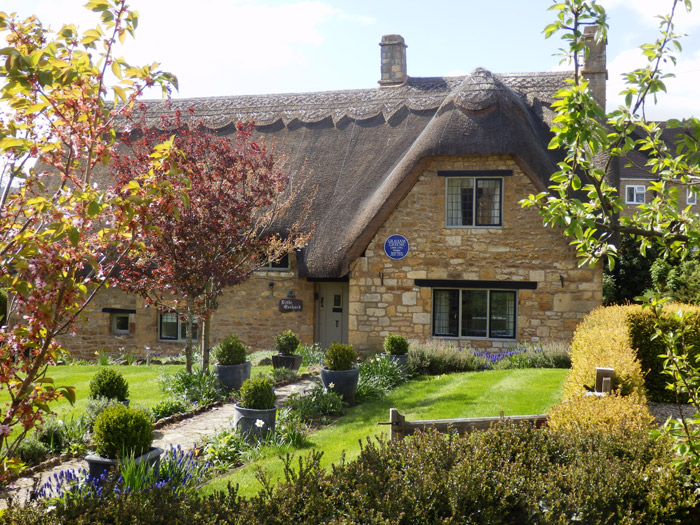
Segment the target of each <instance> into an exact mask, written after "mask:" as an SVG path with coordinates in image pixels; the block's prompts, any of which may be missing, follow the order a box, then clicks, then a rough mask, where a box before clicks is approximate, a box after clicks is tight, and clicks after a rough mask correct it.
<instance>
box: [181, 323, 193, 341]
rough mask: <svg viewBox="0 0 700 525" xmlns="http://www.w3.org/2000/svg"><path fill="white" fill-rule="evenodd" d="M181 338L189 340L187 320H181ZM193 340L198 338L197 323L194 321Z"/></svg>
mask: <svg viewBox="0 0 700 525" xmlns="http://www.w3.org/2000/svg"><path fill="white" fill-rule="evenodd" d="M180 339H182V340H183V341H187V321H180ZM192 340H193V341H196V340H197V323H196V322H194V323H192Z"/></svg>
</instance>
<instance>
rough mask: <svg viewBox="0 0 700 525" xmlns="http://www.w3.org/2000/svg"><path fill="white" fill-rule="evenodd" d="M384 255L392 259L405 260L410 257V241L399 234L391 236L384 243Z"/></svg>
mask: <svg viewBox="0 0 700 525" xmlns="http://www.w3.org/2000/svg"><path fill="white" fill-rule="evenodd" d="M384 253H386V255H387V257H389V258H390V259H394V260H399V259H403V258H404V257H406V256H407V255H408V239H406V237H404V236H403V235H399V234H394V235H390V236H389V237H388V238H387V240H386V241H384Z"/></svg>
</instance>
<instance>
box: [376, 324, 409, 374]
mask: <svg viewBox="0 0 700 525" xmlns="http://www.w3.org/2000/svg"><path fill="white" fill-rule="evenodd" d="M382 355H383V356H388V357H389V359H391V360H392V361H394V362H395V363H396V364H397V365H398V366H399V368H400V369H401V372H403V373H404V374H405V373H406V372H407V371H408V341H406V338H405V337H403V336H401V335H396V334H389V335H387V336H386V337H385V338H384V353H383V354H382Z"/></svg>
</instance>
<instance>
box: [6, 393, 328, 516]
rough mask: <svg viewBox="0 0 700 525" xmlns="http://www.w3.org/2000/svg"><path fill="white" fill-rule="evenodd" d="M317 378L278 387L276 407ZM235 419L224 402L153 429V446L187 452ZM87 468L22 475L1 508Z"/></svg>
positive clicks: (71, 465)
mask: <svg viewBox="0 0 700 525" xmlns="http://www.w3.org/2000/svg"><path fill="white" fill-rule="evenodd" d="M315 381H316V380H315V379H303V380H301V381H299V382H298V383H293V384H290V385H286V386H282V387H278V388H275V394H276V395H277V406H278V407H280V406H282V405H283V404H284V402H285V401H286V400H287V398H288V397H289V396H290V395H291V394H292V393H301V392H304V391H305V390H307V389H310V388H311V387H312V386H313V385H314V383H315ZM232 422H233V403H225V404H223V405H221V406H218V407H214V408H213V409H212V410H208V411H206V412H202V413H201V414H197V415H196V416H192V417H190V418H187V419H183V420H181V421H178V422H177V423H173V424H171V425H168V426H166V427H163V428H161V429H158V430H156V431H155V432H154V436H155V439H154V440H153V446H156V447H160V448H162V449H168V448H169V447H177V446H178V445H179V446H180V447H182V449H183V450H185V451H188V450H190V449H192V448H194V446H195V445H197V444H199V443H202V442H203V441H204V439H205V438H206V437H208V436H211V435H214V434H216V433H217V432H219V431H221V430H224V429H226V428H230V427H231V425H232ZM83 468H87V463H86V462H85V460H84V459H82V458H75V459H71V460H68V461H66V462H64V463H61V464H59V465H56V466H55V467H52V468H50V469H48V470H45V471H43V472H38V473H36V474H35V475H33V476H27V477H23V478H19V479H17V480H15V481H13V482H12V483H11V484H10V485H8V486H7V487H5V488H4V489H3V490H2V491H0V508H5V507H6V506H7V498H9V497H12V498H18V501H21V502H25V501H27V500H28V499H29V497H30V493H31V490H32V488H33V487H34V486H35V484H36V487H39V486H41V485H42V484H43V483H44V482H46V481H47V480H48V479H49V478H50V477H51V476H53V475H54V474H57V473H59V472H60V471H62V470H71V469H72V470H76V471H77V470H81V469H83Z"/></svg>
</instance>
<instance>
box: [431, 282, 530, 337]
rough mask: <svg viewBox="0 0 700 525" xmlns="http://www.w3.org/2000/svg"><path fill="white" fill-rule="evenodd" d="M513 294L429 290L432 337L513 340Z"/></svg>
mask: <svg viewBox="0 0 700 525" xmlns="http://www.w3.org/2000/svg"><path fill="white" fill-rule="evenodd" d="M517 300H518V295H517V292H516V291H515V290H483V289H477V290H470V289H453V288H448V289H439V288H436V289H433V335H434V336H436V337H470V338H490V339H515V320H516V305H517Z"/></svg>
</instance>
